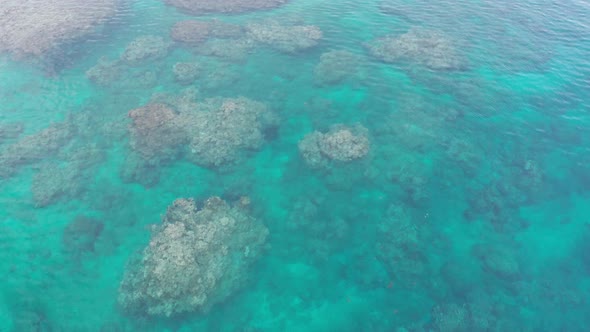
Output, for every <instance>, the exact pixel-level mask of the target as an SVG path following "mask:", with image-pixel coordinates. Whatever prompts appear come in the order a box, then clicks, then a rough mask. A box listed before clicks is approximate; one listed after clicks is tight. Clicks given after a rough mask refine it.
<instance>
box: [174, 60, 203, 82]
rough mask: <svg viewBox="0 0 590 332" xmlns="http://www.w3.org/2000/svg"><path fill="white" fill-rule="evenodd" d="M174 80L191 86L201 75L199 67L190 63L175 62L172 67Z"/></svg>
mask: <svg viewBox="0 0 590 332" xmlns="http://www.w3.org/2000/svg"><path fill="white" fill-rule="evenodd" d="M172 72H173V73H174V79H176V82H178V83H180V84H184V85H187V84H191V83H193V82H194V81H195V80H196V79H197V77H199V75H200V74H201V66H199V65H198V64H196V63H192V62H177V63H176V64H174V67H172Z"/></svg>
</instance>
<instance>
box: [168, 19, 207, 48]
mask: <svg viewBox="0 0 590 332" xmlns="http://www.w3.org/2000/svg"><path fill="white" fill-rule="evenodd" d="M209 30H210V24H209V22H207V21H195V20H186V21H180V22H177V23H176V24H174V26H172V29H170V38H172V40H174V41H176V42H180V43H187V44H198V43H201V42H203V41H205V40H206V39H207V37H208V36H209Z"/></svg>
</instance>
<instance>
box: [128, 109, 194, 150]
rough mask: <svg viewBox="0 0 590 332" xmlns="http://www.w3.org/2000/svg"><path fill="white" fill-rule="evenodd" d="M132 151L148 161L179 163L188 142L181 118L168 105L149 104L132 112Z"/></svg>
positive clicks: (130, 114)
mask: <svg viewBox="0 0 590 332" xmlns="http://www.w3.org/2000/svg"><path fill="white" fill-rule="evenodd" d="M129 118H131V120H132V122H131V124H130V125H129V133H130V143H131V148H132V149H133V150H134V151H136V152H137V153H139V155H140V156H141V157H142V158H144V159H148V160H149V159H152V158H157V159H160V160H167V159H175V157H176V156H177V155H178V154H179V147H180V146H181V145H182V144H183V143H184V142H185V139H186V135H185V133H184V131H183V125H184V124H181V123H179V122H178V119H179V118H178V114H177V113H176V111H174V110H173V109H172V108H170V107H168V106H166V105H164V104H148V105H146V106H144V107H140V108H136V109H133V110H131V111H129Z"/></svg>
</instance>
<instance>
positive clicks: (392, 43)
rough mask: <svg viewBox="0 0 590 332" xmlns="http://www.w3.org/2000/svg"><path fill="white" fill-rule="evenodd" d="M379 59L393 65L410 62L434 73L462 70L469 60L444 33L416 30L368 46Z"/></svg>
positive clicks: (376, 41) (377, 40)
mask: <svg viewBox="0 0 590 332" xmlns="http://www.w3.org/2000/svg"><path fill="white" fill-rule="evenodd" d="M368 48H369V52H370V53H371V54H372V55H373V56H374V57H376V58H378V59H380V60H382V61H385V62H392V63H399V62H410V63H417V64H420V65H423V66H426V67H428V68H430V69H433V70H459V69H463V68H464V67H465V61H464V60H463V59H462V57H461V56H460V55H459V54H458V52H457V50H456V47H455V45H454V44H453V42H451V40H450V39H449V38H448V37H446V36H445V35H444V34H442V33H441V32H438V31H435V30H426V29H418V28H412V29H410V31H408V32H406V33H404V34H402V35H400V36H394V35H390V36H386V37H382V38H378V39H376V40H374V41H373V42H371V43H370V44H369V45H368Z"/></svg>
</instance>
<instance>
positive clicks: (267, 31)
mask: <svg viewBox="0 0 590 332" xmlns="http://www.w3.org/2000/svg"><path fill="white" fill-rule="evenodd" d="M246 32H247V35H248V37H249V38H251V39H252V40H254V41H256V42H259V43H262V44H265V45H268V46H270V47H272V48H274V49H276V50H278V51H280V52H285V53H295V52H299V51H303V50H305V49H308V48H311V47H314V46H316V45H317V44H318V42H319V41H320V40H321V39H322V36H323V33H322V30H321V29H320V28H319V27H317V26H315V25H302V24H294V25H288V24H282V23H280V22H278V21H276V20H266V21H262V22H252V23H250V24H248V25H246Z"/></svg>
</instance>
